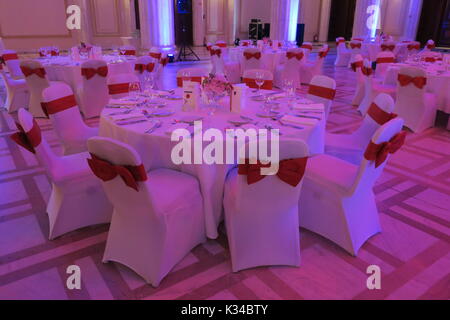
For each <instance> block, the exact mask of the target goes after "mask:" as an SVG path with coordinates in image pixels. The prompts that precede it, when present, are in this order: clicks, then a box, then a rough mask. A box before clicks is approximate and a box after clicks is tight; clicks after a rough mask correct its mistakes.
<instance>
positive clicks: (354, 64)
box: [350, 54, 364, 83]
mask: <svg viewBox="0 0 450 320" xmlns="http://www.w3.org/2000/svg"><path fill="white" fill-rule="evenodd" d="M363 65H364V59H363V57H362V55H360V54H355V55H354V56H352V59H351V61H350V66H351V68H352V70H353V71H354V72H356V79H357V80H358V82H359V83H364V75H363V74H362V71H361V69H362V67H363Z"/></svg>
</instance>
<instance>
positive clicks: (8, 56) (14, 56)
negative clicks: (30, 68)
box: [2, 53, 19, 62]
mask: <svg viewBox="0 0 450 320" xmlns="http://www.w3.org/2000/svg"><path fill="white" fill-rule="evenodd" d="M2 59H3V61H4V62H6V61H8V60H17V59H19V56H18V55H17V53H5V54H4V55H2Z"/></svg>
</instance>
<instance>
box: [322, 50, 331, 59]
mask: <svg viewBox="0 0 450 320" xmlns="http://www.w3.org/2000/svg"><path fill="white" fill-rule="evenodd" d="M328 51H330V49H329V48H328V50H323V51H319V58H325V57H326V56H327V54H328Z"/></svg>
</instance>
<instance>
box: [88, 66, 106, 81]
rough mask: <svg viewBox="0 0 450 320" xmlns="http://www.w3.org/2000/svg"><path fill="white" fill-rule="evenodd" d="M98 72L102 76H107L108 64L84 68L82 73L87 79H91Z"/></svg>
mask: <svg viewBox="0 0 450 320" xmlns="http://www.w3.org/2000/svg"><path fill="white" fill-rule="evenodd" d="M96 74H98V75H99V76H100V77H104V78H105V77H106V76H107V75H108V66H102V67H98V68H97V69H95V68H82V69H81V75H82V76H83V77H86V79H87V80H89V79H91V78H92V77H93V76H95V75H96Z"/></svg>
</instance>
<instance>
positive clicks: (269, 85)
mask: <svg viewBox="0 0 450 320" xmlns="http://www.w3.org/2000/svg"><path fill="white" fill-rule="evenodd" d="M242 81H243V82H244V83H245V84H246V85H247V86H248V87H250V88H258V86H257V84H256V81H255V79H252V78H243V79H242ZM272 88H273V81H272V80H264V83H263V85H262V86H261V89H265V90H272Z"/></svg>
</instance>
